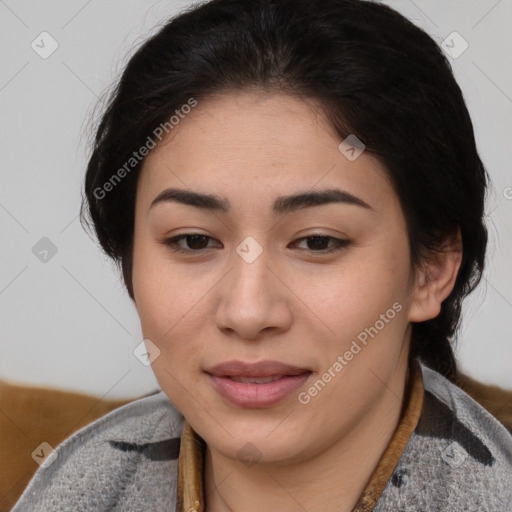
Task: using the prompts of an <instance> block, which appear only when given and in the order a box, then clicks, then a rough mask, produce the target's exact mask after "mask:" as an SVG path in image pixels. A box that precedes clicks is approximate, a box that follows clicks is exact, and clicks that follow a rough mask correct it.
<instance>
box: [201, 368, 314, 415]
mask: <svg viewBox="0 0 512 512" xmlns="http://www.w3.org/2000/svg"><path fill="white" fill-rule="evenodd" d="M312 373H313V372H312V371H311V370H309V369H305V368H300V367H298V366H293V365H289V364H285V363H281V362H278V361H262V362H259V363H246V362H242V361H229V362H226V363H222V364H220V365H217V366H214V367H213V368H210V369H209V370H208V371H206V374H207V375H208V377H209V380H210V382H211V384H212V386H213V388H214V390H215V391H216V392H217V393H218V394H219V395H220V396H222V397H223V398H224V399H225V400H227V402H229V404H230V405H235V406H237V407H243V408H263V407H270V406H273V405H276V404H278V403H279V402H281V401H283V400H284V399H285V398H287V397H288V396H289V395H290V394H291V393H293V392H294V391H295V390H297V389H298V388H299V387H301V386H302V385H304V383H305V382H306V381H307V380H308V379H309V377H310V375H312Z"/></svg>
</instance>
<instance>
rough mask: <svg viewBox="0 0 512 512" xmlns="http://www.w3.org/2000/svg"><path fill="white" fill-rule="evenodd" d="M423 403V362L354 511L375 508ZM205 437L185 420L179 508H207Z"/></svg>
mask: <svg viewBox="0 0 512 512" xmlns="http://www.w3.org/2000/svg"><path fill="white" fill-rule="evenodd" d="M422 405H423V379H422V376H421V369H420V368H419V365H415V366H414V368H413V369H412V371H411V377H410V379H409V383H408V387H407V390H406V397H405V401H404V406H403V409H402V414H401V417H400V421H399V424H398V426H397V428H396V430H395V433H394V434H393V437H392V439H391V441H390V443H389V445H388V447H387V448H386V451H385V452H384V455H383V456H382V458H381V460H380V462H379V464H378V466H377V468H376V469H375V471H374V473H373V475H372V477H371V478H370V481H369V483H368V485H367V486H366V489H365V490H364V491H363V493H362V495H361V498H360V499H359V502H358V504H357V505H356V507H355V508H354V510H353V512H370V511H371V510H373V508H374V506H375V504H376V503H377V500H378V499H379V497H380V495H381V494H382V491H383V490H384V487H386V484H387V483H388V481H389V479H390V478H391V475H392V473H393V470H394V468H395V466H396V464H397V463H398V460H399V459H400V456H401V455H402V452H403V451H404V448H405V445H406V444H407V441H408V440H409V437H410V436H411V434H412V433H413V432H414V429H415V428H416V425H417V423H418V420H419V417H420V414H421V408H422ZM204 446H205V444H204V440H203V439H202V438H201V437H200V436H199V435H198V434H196V433H195V432H194V430H193V429H192V427H191V426H190V424H189V423H188V422H187V421H185V426H184V429H183V436H182V444H181V448H180V456H179V461H178V497H177V507H176V512H204V495H203V460H204V459H203V457H204Z"/></svg>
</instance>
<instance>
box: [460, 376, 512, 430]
mask: <svg viewBox="0 0 512 512" xmlns="http://www.w3.org/2000/svg"><path fill="white" fill-rule="evenodd" d="M455 384H457V386H459V388H461V389H462V390H464V391H465V392H466V393H467V394H468V395H469V396H470V397H471V398H472V399H473V400H475V401H476V402H478V403H479V404H480V405H481V406H482V407H483V408H484V409H486V410H487V411H488V412H490V413H491V414H492V415H493V416H494V417H495V418H496V419H497V420H498V421H500V422H501V423H502V424H503V426H504V427H505V428H506V429H507V430H508V431H509V432H510V433H511V434H512V391H511V390H509V389H503V388H500V387H499V386H495V385H492V384H484V383H483V382H479V381H477V380H475V379H472V378H471V377H468V376H467V375H464V374H463V373H458V374H457V377H456V380H455Z"/></svg>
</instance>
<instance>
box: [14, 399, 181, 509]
mask: <svg viewBox="0 0 512 512" xmlns="http://www.w3.org/2000/svg"><path fill="white" fill-rule="evenodd" d="M184 421H185V420H184V418H183V416H182V414H181V413H180V412H179V411H178V410H177V409H176V408H175V406H174V405H173V404H172V402H171V401H170V400H169V399H168V398H167V396H166V395H165V394H164V393H163V392H162V391H159V392H157V393H155V394H153V395H150V396H147V397H144V398H141V399H138V400H135V401H133V402H130V403H129V404H127V405H124V406H122V407H120V408H118V409H116V410H114V411H112V412H110V413H108V414H106V415H105V416H102V417H101V418H99V419H97V420H96V421H94V422H93V423H91V424H89V425H87V426H86V427H84V428H82V429H81V430H79V431H77V432H75V433H74V434H73V435H72V436H71V437H69V438H68V439H66V440H65V441H64V442H63V443H61V444H60V445H59V446H58V447H56V448H55V451H54V453H52V455H51V456H50V457H48V458H47V459H46V460H45V462H44V463H43V464H42V465H41V467H40V468H38V470H37V472H36V473H35V475H34V477H33V478H32V480H31V481H30V482H29V485H28V486H27V488H26V489H25V491H24V492H23V494H22V496H21V497H20V499H19V500H18V502H17V503H16V505H15V506H14V508H13V509H12V512H21V511H23V512H38V511H41V512H42V511H45V512H46V511H51V512H60V511H68V510H75V511H82V510H84V511H85V510H87V511H90V512H95V511H98V512H99V511H104V510H105V511H106V510H112V509H114V507H116V506H119V507H120V509H122V510H124V511H127V512H128V511H132V510H133V511H135V510H144V509H148V510H149V509H151V510H155V511H160V510H162V511H163V510H171V509H172V507H174V506H175V495H174V494H173V493H172V492H170V491H169V490H170V489H171V490H172V489H176V486H177V463H178V455H179V448H180V439H181V434H182V432H183V426H184ZM164 491H165V492H164ZM147 507H149V508H147Z"/></svg>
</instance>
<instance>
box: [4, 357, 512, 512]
mask: <svg viewBox="0 0 512 512" xmlns="http://www.w3.org/2000/svg"><path fill="white" fill-rule="evenodd" d="M421 369H422V373H423V382H424V386H425V398H424V404H423V409H422V413H421V417H420V421H419V423H418V426H417V428H416V430H415V431H414V433H413V434H412V436H411V437H410V439H409V441H408V443H407V445H406V447H405V450H404V452H403V454H402V456H401V458H400V460H399V462H398V464H397V466H396V468H395V470H394V472H393V475H392V477H391V478H390V480H389V482H388V484H387V486H386V488H385V489H384V491H383V493H382V495H381V497H380V499H379V501H378V503H377V505H376V506H375V508H374V512H412V511H414V512H463V511H464V512H512V436H511V435H510V433H509V432H508V431H507V430H506V429H505V428H504V427H503V426H502V425H501V424H500V423H499V422H498V421H497V420H496V419H495V418H493V417H492V416H491V415H490V414H489V413H488V412H487V411H486V410H484V409H483V408H482V407H481V406H480V405H479V404H477V403H476V402H475V401H474V400H473V399H471V398H470V397H469V396H468V395H467V394H466V393H464V392H463V391H462V390H460V389H459V388H458V387H456V386H454V385H453V384H451V383H450V382H449V381H447V380H446V379H445V378H444V377H442V376H441V375H439V374H438V373H436V372H434V371H432V370H430V369H428V368H426V367H425V366H422V367H421ZM183 426H184V418H183V416H182V415H181V414H180V412H178V411H177V410H176V408H175V407H174V406H173V404H172V403H171V402H170V401H169V399H168V398H167V397H166V395H165V394H164V393H163V392H161V391H160V392H158V393H156V394H153V395H151V396H149V397H145V398H142V399H139V400H136V401H135V402H131V403H129V404H127V405H125V406H123V407H120V408H119V409H116V410H114V411H112V412H110V413H109V414H107V415H105V416H103V417H101V418H99V419H98V420H96V421H94V422H93V423H91V424H90V425H88V426H86V427H84V428H82V429H81V430H79V431H78V432H76V433H75V434H73V435H72V436H71V437H69V438H68V439H66V440H65V441H64V442H63V443H62V444H60V445H59V446H58V447H57V448H56V450H55V453H56V454H57V458H55V455H54V456H53V462H51V463H50V464H49V465H46V464H43V465H42V466H41V467H40V468H39V469H38V470H37V472H36V474H35V475H34V477H33V478H32V480H31V481H30V483H29V485H28V486H27V488H26V489H25V491H24V493H23V495H22V496H21V497H20V499H19V501H18V502H17V503H16V505H15V506H14V508H13V509H12V511H11V512H69V511H74V512H82V511H84V512H107V511H109V512H121V511H123V512H142V511H144V512H145V511H150V512H164V511H166V512H175V509H176V491H177V477H178V474H177V473H178V455H179V448H180V436H181V433H182V431H183ZM50 460H51V459H48V461H47V462H50ZM242 512H243V511H242ZM311 512H317V511H311Z"/></svg>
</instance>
